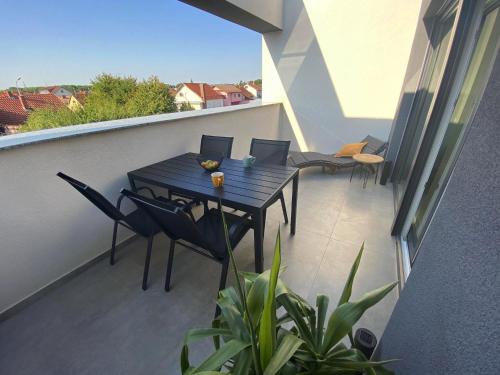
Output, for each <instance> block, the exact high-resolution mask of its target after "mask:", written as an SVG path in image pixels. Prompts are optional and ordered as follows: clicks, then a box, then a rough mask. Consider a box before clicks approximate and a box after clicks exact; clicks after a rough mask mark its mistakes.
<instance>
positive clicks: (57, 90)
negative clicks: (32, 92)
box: [38, 86, 73, 98]
mask: <svg viewBox="0 0 500 375" xmlns="http://www.w3.org/2000/svg"><path fill="white" fill-rule="evenodd" d="M38 93H39V94H52V95H55V96H58V97H67V98H70V97H71V96H72V95H73V93H72V92H71V91H70V90H68V89H65V88H64V87H61V86H47V87H45V88H43V89H41V90H39V91H38Z"/></svg>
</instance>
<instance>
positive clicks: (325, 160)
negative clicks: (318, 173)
mask: <svg viewBox="0 0 500 375" xmlns="http://www.w3.org/2000/svg"><path fill="white" fill-rule="evenodd" d="M361 142H368V144H367V145H366V146H365V147H363V151H362V152H363V153H364V154H374V155H378V154H380V153H382V152H383V151H384V150H385V149H386V148H387V143H386V142H384V141H381V140H380V139H377V138H375V137H372V136H371V135H369V136H367V137H366V138H365V139H363V140H362V141H361ZM287 165H290V166H292V167H296V168H300V169H302V168H308V167H323V168H324V167H327V168H330V169H331V170H332V171H333V172H334V171H336V170H337V169H340V168H352V167H354V166H355V165H356V162H355V161H354V160H353V159H352V158H346V157H343V158H338V157H335V154H322V153H319V152H298V151H290V152H289V153H288V160H287Z"/></svg>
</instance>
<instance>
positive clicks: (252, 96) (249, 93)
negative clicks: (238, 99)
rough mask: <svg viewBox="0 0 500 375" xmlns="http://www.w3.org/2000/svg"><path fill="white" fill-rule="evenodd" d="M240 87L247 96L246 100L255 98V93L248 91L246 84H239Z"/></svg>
mask: <svg viewBox="0 0 500 375" xmlns="http://www.w3.org/2000/svg"><path fill="white" fill-rule="evenodd" d="M238 88H239V89H240V91H241V94H242V95H243V96H244V97H245V99H246V100H253V99H255V97H254V95H253V94H252V93H251V92H250V91H248V90H247V89H246V88H245V87H244V86H238Z"/></svg>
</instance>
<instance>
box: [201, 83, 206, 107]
mask: <svg viewBox="0 0 500 375" xmlns="http://www.w3.org/2000/svg"><path fill="white" fill-rule="evenodd" d="M203 86H204V84H203V83H200V95H201V101H202V102H203V105H205V104H206V103H205V88H204V87H203Z"/></svg>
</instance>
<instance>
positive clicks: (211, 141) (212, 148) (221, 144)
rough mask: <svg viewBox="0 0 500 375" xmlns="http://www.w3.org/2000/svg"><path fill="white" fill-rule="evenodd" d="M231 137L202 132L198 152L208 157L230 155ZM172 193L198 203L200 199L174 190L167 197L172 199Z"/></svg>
mask: <svg viewBox="0 0 500 375" xmlns="http://www.w3.org/2000/svg"><path fill="white" fill-rule="evenodd" d="M233 140H234V138H233V137H221V136H215V135H206V134H203V135H202V136H201V143H200V154H201V155H207V157H209V156H210V155H212V156H222V157H224V158H230V157H231V151H232V149H233ZM172 194H175V195H176V196H178V197H182V198H185V199H189V200H191V201H192V202H193V203H196V204H199V203H200V201H199V200H198V199H195V198H194V197H191V196H189V195H186V194H182V193H180V192H177V191H175V190H169V191H168V198H169V199H172ZM204 205H205V209H206V208H207V202H204Z"/></svg>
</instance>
